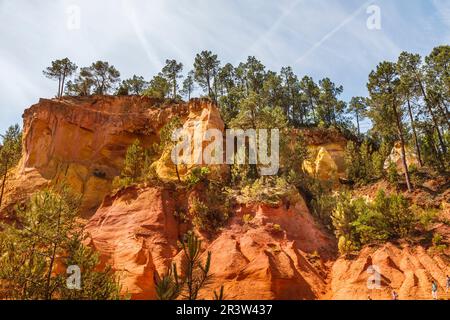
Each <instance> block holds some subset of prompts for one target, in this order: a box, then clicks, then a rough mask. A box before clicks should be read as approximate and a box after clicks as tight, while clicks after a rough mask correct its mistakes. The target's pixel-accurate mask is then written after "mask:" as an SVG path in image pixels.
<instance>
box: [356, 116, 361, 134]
mask: <svg viewBox="0 0 450 320" xmlns="http://www.w3.org/2000/svg"><path fill="white" fill-rule="evenodd" d="M356 124H357V126H358V139H359V137H360V136H361V129H360V127H359V114H358V112H356Z"/></svg>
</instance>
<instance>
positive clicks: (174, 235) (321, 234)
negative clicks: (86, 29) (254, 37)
mask: <svg viewBox="0 0 450 320" xmlns="http://www.w3.org/2000/svg"><path fill="white" fill-rule="evenodd" d="M174 117H178V118H180V121H181V123H182V125H183V128H184V129H185V130H187V131H188V132H191V133H192V131H193V130H194V129H195V127H201V128H202V129H209V128H215V129H219V130H220V131H221V132H223V130H224V123H223V121H222V119H221V118H220V113H219V111H218V109H217V107H216V106H215V105H214V104H212V103H211V102H208V101H206V100H191V101H190V102H189V103H167V102H166V103H164V102H162V101H157V100H152V99H149V98H145V97H132V96H129V97H103V96H101V97H100V96H99V97H90V98H64V99H63V100H46V99H41V100H40V102H39V103H38V104H36V105H34V106H32V107H30V108H29V109H27V110H26V111H25V113H24V126H23V130H24V131H23V155H22V159H21V161H20V163H19V165H18V166H17V167H16V168H15V169H14V170H12V171H11V172H10V174H9V177H10V178H9V179H8V180H7V186H6V194H5V201H4V203H3V205H2V208H0V218H4V217H5V216H6V215H7V214H8V212H9V211H10V210H11V209H12V208H13V206H14V205H15V204H17V203H19V202H21V201H22V200H25V199H26V198H27V197H28V196H29V195H30V194H31V193H33V192H34V191H36V190H38V189H41V188H44V187H46V186H49V185H54V184H58V183H63V182H65V183H67V184H68V185H69V186H70V187H71V188H72V189H73V190H74V191H76V192H78V193H80V194H81V195H82V210H81V213H82V215H83V218H85V219H86V228H85V230H86V233H87V234H88V240H87V241H88V244H89V245H91V246H92V247H93V248H95V249H96V250H97V252H98V253H99V254H100V258H101V262H102V263H103V264H109V265H111V266H112V268H113V269H114V270H115V271H116V272H117V275H118V276H119V278H120V282H121V285H122V288H123V291H124V292H126V293H129V294H130V295H131V297H132V298H133V299H155V298H156V293H155V286H154V279H155V277H156V276H157V275H163V274H164V273H165V272H166V271H167V268H168V267H169V266H170V264H171V263H173V262H176V263H177V264H180V263H181V259H182V255H181V253H180V248H179V245H178V241H179V240H180V239H181V238H182V236H183V234H185V233H186V231H187V230H189V229H191V227H192V226H190V225H188V224H186V223H185V222H183V221H180V217H179V210H180V208H182V209H183V210H186V209H187V207H188V203H189V196H190V194H189V192H186V190H185V189H182V190H179V189H178V188H177V187H175V184H173V183H171V181H172V182H173V181H175V180H176V179H177V177H176V170H175V167H174V165H173V163H172V162H171V161H170V154H169V153H168V151H167V150H165V151H164V152H163V154H162V156H161V158H160V159H159V160H157V161H156V162H155V163H154V168H155V171H156V173H157V174H158V175H159V177H160V178H161V179H162V180H164V181H165V183H161V184H155V185H152V184H147V185H145V184H143V185H139V186H132V187H128V188H126V189H122V190H119V191H114V192H113V190H112V187H111V185H112V180H113V178H114V177H116V176H118V175H119V174H120V172H121V170H122V167H123V162H124V157H125V154H126V150H127V148H128V147H129V146H130V145H131V144H132V143H133V142H134V141H135V140H136V139H139V140H140V141H141V143H142V144H143V145H144V147H147V148H148V147H151V146H152V145H153V144H154V143H158V142H159V140H160V132H161V129H162V128H163V127H164V125H166V124H167V123H168V122H169V121H170V119H172V118H174ZM303 133H304V138H305V142H306V144H307V145H308V148H309V150H310V153H311V156H312V157H311V159H310V160H309V161H307V162H306V163H305V164H299V167H300V166H301V165H304V168H305V169H306V170H307V171H308V172H309V173H310V174H311V175H313V176H315V177H317V178H318V179H320V180H324V181H330V182H332V183H333V184H334V185H335V186H336V185H337V184H338V181H339V178H342V177H344V174H345V165H344V150H345V145H346V140H345V138H343V137H342V136H341V135H339V134H338V133H337V132H334V131H331V130H324V129H310V130H304V131H303ZM396 159H397V160H398V157H397V158H396ZM396 159H394V161H395V162H397V163H398V161H397V160H396ZM178 169H179V173H180V176H181V178H182V179H183V178H185V177H186V174H187V173H188V171H189V169H191V168H190V167H183V166H180V167H179V168H178ZM227 174H228V169H227V167H226V166H221V165H218V166H216V167H214V168H213V170H212V175H216V176H219V177H226V176H227ZM371 187H372V188H374V189H377V190H378V189H380V188H383V185H382V184H381V182H380V185H373V186H371ZM371 187H367V190H366V189H364V190H361V194H363V195H369V194H371V193H374V192H375V191H376V190H370V188H371ZM429 189H430V190H431V189H432V191H433V193H436V194H438V193H439V194H441V193H442V192H440V190H436V191H434V189H433V186H432V185H430V186H429ZM438 191H439V192H438ZM448 195H449V194H448V190H447V191H446V192H444V193H442V196H436V199H434V198H433V203H432V204H433V205H434V203H437V204H438V205H440V204H441V203H442V204H443V205H447V206H446V207H445V208H447V211H446V212H444V215H446V217H447V219H450V214H449V213H448ZM414 196H416V197H417V198H418V197H419V196H420V194H414ZM424 198H427V197H425V196H424ZM231 211H232V212H231V215H230V219H229V220H228V221H227V222H226V224H225V226H224V227H223V228H222V229H221V230H218V232H217V233H216V234H213V235H204V234H201V233H199V232H198V230H197V233H198V234H199V235H200V236H202V240H203V248H204V252H205V253H204V255H206V252H208V251H210V252H211V253H212V265H211V266H212V270H211V271H212V273H213V278H212V282H211V284H210V286H209V287H208V288H207V289H205V290H203V291H202V292H201V297H202V298H206V299H210V298H212V292H213V290H215V289H218V288H219V287H220V286H221V285H224V289H225V298H226V299H367V298H368V296H370V297H371V298H372V299H389V298H390V294H391V291H392V290H396V291H397V292H398V293H399V295H400V298H401V299H426V298H429V291H430V286H431V285H430V283H431V281H432V280H436V281H437V282H438V283H439V286H440V290H441V291H443V286H444V277H445V275H446V274H449V273H450V270H449V263H448V260H445V257H444V256H443V255H439V254H434V253H433V252H430V250H429V249H426V248H425V247H421V246H413V245H407V244H405V243H397V244H386V245H382V246H376V247H366V248H364V249H363V250H362V251H361V252H360V253H359V254H358V255H357V256H354V257H346V258H344V257H341V258H338V254H337V245H336V241H335V239H334V237H333V235H331V234H330V232H329V231H326V230H324V228H323V227H321V225H320V224H319V223H318V222H316V221H315V220H314V219H313V217H312V215H311V213H310V211H309V209H308V207H307V205H306V204H305V201H304V200H303V199H302V198H301V197H299V199H298V202H296V203H280V204H279V205H278V206H275V207H269V206H265V205H262V204H255V205H251V206H250V205H248V206H245V205H243V204H239V205H235V206H234V207H232V210H231ZM444 211H445V210H444ZM244 215H245V218H244ZM249 217H250V218H249ZM439 228H443V231H442V232H441V233H442V234H446V235H447V236H446V238H447V239H448V238H449V236H450V231H449V230H448V228H447V227H446V226H439ZM446 228H447V229H446ZM372 265H375V266H378V267H379V268H380V271H381V280H380V283H381V287H380V288H379V289H377V290H372V289H369V288H368V287H367V280H368V278H369V277H370V276H371V275H373V274H369V273H368V272H367V270H368V268H369V267H370V266H372Z"/></svg>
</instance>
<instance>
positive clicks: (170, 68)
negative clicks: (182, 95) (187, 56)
mask: <svg viewBox="0 0 450 320" xmlns="http://www.w3.org/2000/svg"><path fill="white" fill-rule="evenodd" d="M182 71H183V64H182V63H178V62H177V61H176V60H166V65H165V66H164V68H163V69H162V74H163V75H164V77H165V78H166V79H167V81H168V82H169V84H170V86H171V87H172V92H173V94H172V98H173V99H176V98H177V90H178V82H177V79H178V78H180V77H181V75H180V73H181V72H182Z"/></svg>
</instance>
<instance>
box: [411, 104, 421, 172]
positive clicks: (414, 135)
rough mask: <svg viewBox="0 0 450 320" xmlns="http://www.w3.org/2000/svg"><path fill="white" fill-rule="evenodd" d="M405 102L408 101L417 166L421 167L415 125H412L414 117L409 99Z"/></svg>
mask: <svg viewBox="0 0 450 320" xmlns="http://www.w3.org/2000/svg"><path fill="white" fill-rule="evenodd" d="M407 101H408V113H409V119H410V121H411V129H412V131H413V138H414V144H415V146H416V152H417V157H418V158H419V164H420V166H421V167H422V166H423V161H422V155H421V153H420V146H419V140H418V139H417V131H416V125H415V123H414V117H413V113H412V109H411V103H410V101H409V98H408V100H407Z"/></svg>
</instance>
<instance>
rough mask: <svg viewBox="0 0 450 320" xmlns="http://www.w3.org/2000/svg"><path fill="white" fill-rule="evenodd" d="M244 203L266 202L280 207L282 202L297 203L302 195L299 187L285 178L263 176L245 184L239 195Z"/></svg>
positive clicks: (239, 199) (240, 200)
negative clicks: (298, 189)
mask: <svg viewBox="0 0 450 320" xmlns="http://www.w3.org/2000/svg"><path fill="white" fill-rule="evenodd" d="M237 198H238V202H240V203H242V204H254V203H256V204H266V205H268V206H272V207H278V206H279V205H280V204H281V203H283V202H284V203H290V204H291V205H295V204H296V203H297V202H298V201H299V199H300V195H299V193H298V191H297V189H296V188H295V187H294V186H293V185H291V184H289V183H288V182H287V181H286V180H285V179H283V178H272V177H262V178H259V179H257V180H255V182H253V183H252V184H250V185H247V186H245V187H244V188H242V190H241V191H240V194H239V195H238V196H237Z"/></svg>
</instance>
